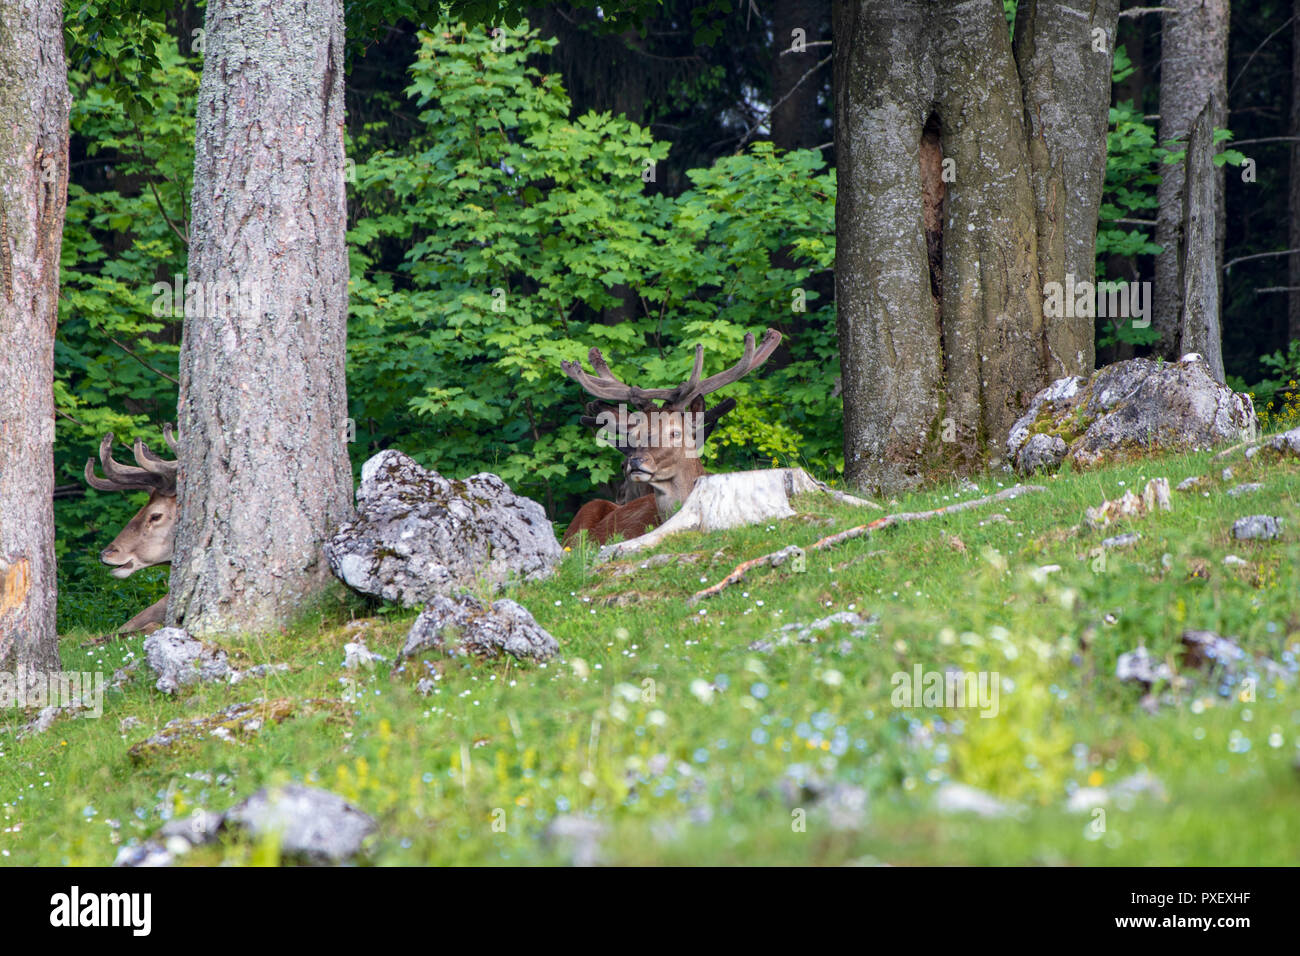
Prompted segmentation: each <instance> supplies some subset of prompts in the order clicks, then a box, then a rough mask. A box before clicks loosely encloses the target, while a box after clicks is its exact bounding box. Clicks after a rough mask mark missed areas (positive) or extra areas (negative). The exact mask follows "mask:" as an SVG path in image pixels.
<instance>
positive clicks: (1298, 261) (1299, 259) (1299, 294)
mask: <svg viewBox="0 0 1300 956" xmlns="http://www.w3.org/2000/svg"><path fill="white" fill-rule="evenodd" d="M1291 13H1292V27H1291V124H1290V134H1291V136H1292V143H1291V173H1290V180H1289V188H1290V193H1289V195H1288V200H1289V201H1288V207H1289V208H1288V210H1287V212H1288V214H1289V217H1290V220H1291V224H1290V225H1291V227H1290V237H1289V238H1290V240H1291V244H1290V245H1289V246H1288V247H1287V248H1288V249H1300V0H1295V2H1294V3H1293V4H1292V7H1291ZM1287 262H1288V263H1289V265H1288V269H1287V285H1289V286H1290V287H1291V291H1290V292H1288V293H1287V300H1288V304H1289V308H1288V310H1287V312H1288V316H1287V318H1288V322H1287V339H1288V341H1291V340H1295V339H1300V253H1294V254H1292V255H1291V256H1289V257H1288V258H1287Z"/></svg>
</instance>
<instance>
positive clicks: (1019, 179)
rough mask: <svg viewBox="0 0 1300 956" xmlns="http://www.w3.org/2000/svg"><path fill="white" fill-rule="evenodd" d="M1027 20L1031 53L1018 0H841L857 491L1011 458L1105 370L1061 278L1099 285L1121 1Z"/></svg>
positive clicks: (1036, 9)
mask: <svg viewBox="0 0 1300 956" xmlns="http://www.w3.org/2000/svg"><path fill="white" fill-rule="evenodd" d="M1019 17H1023V18H1024V19H1023V20H1018V22H1019V26H1018V28H1017V38H1016V45H1015V50H1014V53H1013V48H1012V43H1011V38H1010V36H1009V31H1008V29H1007V23H1006V19H1005V16H1004V14H1003V8H1002V4H1001V3H1000V2H998V0H987V2H985V0H972V2H967V3H962V4H950V3H944V2H938V0H899V2H893V0H890V2H886V0H865V2H864V0H858V2H851V0H837V2H836V3H835V5H834V39H835V78H834V83H835V145H836V158H837V162H838V168H837V174H838V192H837V201H836V249H837V252H836V264H835V283H836V302H837V308H838V319H839V341H840V361H841V368H842V370H843V393H844V456H845V477H846V478H847V479H848V481H849V482H850V483H851V484H853V485H854V486H856V487H860V488H866V489H868V490H871V491H892V490H895V489H899V488H904V487H908V486H911V485H914V484H917V483H919V481H920V480H921V479H922V478H923V477H924V476H925V474H926V473H927V472H936V471H941V470H942V471H947V472H952V471H967V470H973V469H976V468H978V467H981V466H982V465H983V464H984V463H986V462H992V461H996V460H998V459H999V458H1000V456H1001V454H1002V453H1003V448H1004V445H1005V440H1006V435H1007V432H1008V431H1009V430H1010V426H1011V424H1012V423H1013V422H1014V421H1015V419H1016V418H1018V417H1019V416H1020V415H1021V414H1022V413H1023V411H1024V409H1025V408H1026V407H1027V406H1028V403H1029V400H1030V398H1031V397H1032V396H1033V394H1034V393H1035V392H1036V391H1038V389H1040V388H1042V387H1043V386H1044V385H1046V384H1047V383H1048V382H1049V381H1051V380H1053V379H1055V378H1058V377H1060V376H1062V375H1069V374H1085V373H1087V372H1088V371H1090V370H1091V368H1092V362H1093V358H1094V356H1093V348H1092V341H1093V323H1094V321H1095V319H1094V317H1093V314H1092V311H1091V310H1090V309H1088V310H1085V314H1081V315H1074V314H1073V310H1071V314H1067V315H1064V316H1062V317H1060V318H1050V319H1049V320H1046V321H1045V320H1044V311H1043V288H1044V286H1043V284H1044V282H1048V281H1053V282H1055V281H1061V277H1063V276H1064V274H1065V273H1067V272H1073V273H1074V276H1075V279H1076V281H1086V280H1089V279H1091V277H1092V275H1093V264H1092V255H1093V252H1092V245H1093V243H1092V239H1091V238H1090V237H1091V236H1092V235H1094V232H1095V228H1096V217H1097V211H1098V208H1099V205H1100V200H1101V180H1102V177H1103V175H1104V168H1105V156H1106V153H1105V142H1106V140H1105V129H1106V118H1107V108H1108V106H1109V92H1110V66H1111V61H1112V58H1113V55H1114V54H1113V44H1114V36H1115V25H1116V20H1117V17H1118V4H1117V0H1101V2H1098V3H1081V2H1076V3H1073V4H1071V3H1046V2H1035V0H1025V2H1023V3H1022V4H1021V13H1020V14H1019ZM1094 30H1096V31H1100V34H1101V37H1102V39H1103V41H1104V42H1101V43H1098V42H1097V37H1096V36H1095V34H1094ZM1094 61H1095V62H1094ZM1027 121H1028V122H1027ZM1031 136H1032V138H1033V140H1034V141H1033V142H1032V143H1031V141H1030V138H1031ZM1076 232H1077V233H1078V234H1077V235H1076V234H1075V233H1076Z"/></svg>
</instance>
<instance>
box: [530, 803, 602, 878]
mask: <svg viewBox="0 0 1300 956" xmlns="http://www.w3.org/2000/svg"><path fill="white" fill-rule="evenodd" d="M608 830H609V828H608V827H607V826H605V824H603V823H601V822H600V821H599V820H591V819H588V818H587V817H579V816H575V815H573V814H563V815H561V816H558V817H555V818H554V819H553V820H551V822H550V823H549V824H548V825H547V827H546V831H545V833H544V834H543V837H542V839H543V840H544V841H545V843H546V844H547V845H548V846H550V847H553V848H556V849H560V850H563V851H567V852H568V854H569V856H570V859H571V862H572V864H573V865H574V866H583V867H586V866H595V865H596V864H597V863H599V862H600V841H601V839H602V838H603V837H604V836H605V834H606V832H607V831H608Z"/></svg>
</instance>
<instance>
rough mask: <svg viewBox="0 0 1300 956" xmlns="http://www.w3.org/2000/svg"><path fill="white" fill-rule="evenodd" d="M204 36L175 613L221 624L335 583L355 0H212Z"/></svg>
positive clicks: (283, 606)
mask: <svg viewBox="0 0 1300 956" xmlns="http://www.w3.org/2000/svg"><path fill="white" fill-rule="evenodd" d="M204 40H205V49H204V61H203V79H202V82H201V85H200V88H199V98H198V126H197V132H196V142H195V146H196V148H195V162H194V203H193V218H192V225H191V231H190V235H191V241H190V250H189V253H190V260H189V262H190V266H189V268H190V275H189V277H188V278H189V280H190V281H191V282H194V283H196V284H199V288H200V289H201V290H203V291H205V292H206V293H208V296H207V298H208V299H209V300H214V299H215V300H216V301H215V303H214V302H212V301H207V302H204V303H202V304H200V302H199V301H198V299H199V298H200V297H198V296H196V297H195V298H194V299H193V300H191V299H189V298H187V302H186V316H185V322H184V337H183V341H182V345H181V356H180V370H181V387H180V405H179V417H180V426H181V433H180V459H181V471H180V484H179V502H180V515H179V519H178V525H177V534H176V549H175V556H174V558H173V561H172V573H171V600H170V603H169V606H168V620H169V622H170V623H172V624H178V625H183V626H184V627H185V628H187V629H188V630H189V631H190V632H191V633H194V634H217V633H230V632H249V631H255V630H266V629H269V628H273V627H275V626H277V625H280V624H282V623H284V622H286V621H288V620H289V619H291V618H292V617H294V616H295V615H296V614H297V613H300V611H301V609H302V608H303V607H304V605H306V604H307V603H308V602H310V601H312V600H313V599H315V598H316V597H318V596H319V594H320V593H321V592H322V591H323V590H324V589H325V588H327V587H328V586H330V582H331V578H330V575H329V570H328V568H327V566H326V563H325V561H324V560H323V555H322V551H321V548H322V544H323V542H324V541H325V539H326V538H327V537H328V535H329V534H330V533H331V531H332V530H333V529H334V528H335V527H336V526H337V525H338V524H339V523H340V522H341V521H342V520H344V518H345V517H346V515H347V514H348V512H349V510H350V498H351V489H352V481H351V469H350V467H349V463H348V459H347V454H346V445H345V428H346V417H347V395H346V386H345V381H344V347H345V344H346V335H347V321H346V320H347V282H348V263H347V253H346V248H345V245H344V231H345V226H346V206H345V196H344V185H343V13H342V4H341V2H340V0H320V2H315V3H311V4H279V3H276V2H274V0H209V3H208V5H207V13H206V25H205V36H204ZM232 282H233V283H238V284H239V286H238V294H237V295H234V296H226V295H222V294H220V290H223V288H224V289H227V290H228V289H229V286H228V285H226V284H227V283H232ZM214 284H215V285H214ZM214 288H215V289H217V290H218V293H217V294H213V292H212V290H213V289H214ZM187 291H188V290H187ZM214 304H215V306H216V307H215V308H212V306H213V305H214Z"/></svg>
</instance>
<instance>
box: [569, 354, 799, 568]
mask: <svg viewBox="0 0 1300 956" xmlns="http://www.w3.org/2000/svg"><path fill="white" fill-rule="evenodd" d="M780 344H781V333H780V332H778V331H777V330H776V329H768V330H767V333H766V334H765V335H764V336H763V341H762V342H761V343H759V346H758V348H757V350H755V348H754V336H753V335H752V334H748V333H747V334H746V335H745V354H744V355H743V356H742V357H741V359H740V361H739V362H737V363H736V364H735V365H733V366H732V367H731V368H729V369H727V370H726V371H723V372H719V373H718V374H717V375H711V376H709V377H708V378H706V379H704V380H703V381H701V380H700V373H701V372H702V371H703V370H704V346H702V345H697V346H696V347H695V368H694V370H693V371H692V372H691V377H690V378H689V379H687V380H686V381H685V382H683V383H682V384H681V385H678V386H677V387H675V388H637V387H635V386H633V385H625V384H624V383H623V382H620V381H619V380H618V379H616V378H615V377H614V374H613V373H612V372H611V371H610V370H609V366H608V365H607V364H605V359H604V356H602V355H601V354H600V349H597V348H593V349H592V350H591V351H590V352H589V353H588V355H587V359H588V361H590V362H591V367H592V370H593V371H594V372H595V373H596V374H595V375H594V376H593V375H591V374H589V373H588V372H587V371H586V370H584V369H583V367H582V363H581V362H561V363H560V367H561V368H562V369H563V370H564V374H565V375H567V376H569V378H571V379H573V380H574V381H575V382H577V383H578V384H579V385H581V386H582V387H583V388H584V389H585V390H586V391H588V392H589V393H591V394H592V395H594V396H595V397H596V398H599V399H602V400H603V401H605V402H618V403H619V404H620V405H621V406H622V407H623V408H624V409H626V408H627V407H628V406H631V407H632V408H633V409H635V412H636V413H639V414H632V415H629V416H626V418H625V419H624V420H625V421H626V422H627V424H628V427H627V430H626V432H625V433H620V434H619V435H618V437H617V438H616V439H615V445H616V447H617V448H618V450H619V451H621V452H622V453H623V455H624V456H625V458H626V460H625V461H624V463H623V472H624V474H625V475H626V477H627V479H628V481H630V482H644V483H646V484H648V485H649V486H650V487H651V488H652V489H653V490H654V495H653V496H649V495H647V496H645V497H641V498H634V499H633V500H631V501H629V502H627V503H626V504H616V503H615V502H613V501H603V500H597V501H588V502H587V503H586V504H584V505H583V506H582V507H581V508H579V509H578V513H577V514H576V515H574V517H573V521H572V522H571V523H570V524H569V527H568V529H567V530H566V531H565V533H564V542H563V543H564V544H565V545H567V544H568V543H569V542H570V541H571V540H573V539H574V538H575V537H576V536H577V535H578V534H579V533H580V532H582V531H586V532H587V535H588V537H590V538H591V539H592V540H594V541H597V542H599V543H601V544H604V543H605V542H606V541H608V540H609V539H610V538H612V537H614V536H615V535H620V536H622V537H624V538H635V537H638V536H639V535H641V534H644V533H645V532H646V531H647V530H649V529H651V528H654V527H657V526H658V525H659V524H660V523H662V522H663V521H665V520H667V518H668V517H669V516H670V515H671V514H672V513H673V511H675V510H676V509H677V508H679V507H681V505H682V503H683V502H684V501H685V500H686V498H687V496H688V495H690V493H691V489H692V488H694V487H695V481H696V479H697V478H699V477H700V476H701V475H704V474H706V472H705V470H704V466H703V465H701V464H700V459H699V449H700V448H701V446H702V445H703V444H704V441H705V440H706V439H707V438H708V436H709V435H710V434H711V433H712V432H713V429H714V428H716V427H717V424H718V419H720V418H721V417H722V416H723V415H725V414H726V413H727V412H729V411H731V409H733V408H735V407H736V403H735V400H734V399H727V400H726V401H723V402H720V403H719V404H718V405H716V406H714V408H712V409H709V410H707V411H706V409H705V403H704V397H705V396H706V395H708V394H710V393H712V392H716V391H717V390H718V389H720V388H723V387H724V386H727V385H730V384H732V383H733V382H737V381H739V380H740V379H741V378H743V377H744V376H745V375H747V374H749V373H750V372H751V371H753V370H754V369H756V368H758V367H759V366H760V365H762V364H763V363H764V362H766V361H767V360H768V358H769V357H771V355H772V353H773V352H774V351H776V347H777V346H778V345H780ZM656 402H660V403H661V404H659V405H656V404H655V403H656ZM587 410H588V413H589V414H588V416H587V417H586V418H583V420H582V421H583V423H584V424H586V425H595V424H597V423H598V422H599V421H600V420H601V419H602V418H605V416H606V415H608V416H610V418H616V417H622V416H618V409H616V408H615V407H613V406H610V405H602V404H599V403H592V404H590V405H588V406H587ZM592 412H597V413H599V414H597V415H591V414H590V413H592ZM606 420H608V419H606Z"/></svg>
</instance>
